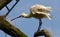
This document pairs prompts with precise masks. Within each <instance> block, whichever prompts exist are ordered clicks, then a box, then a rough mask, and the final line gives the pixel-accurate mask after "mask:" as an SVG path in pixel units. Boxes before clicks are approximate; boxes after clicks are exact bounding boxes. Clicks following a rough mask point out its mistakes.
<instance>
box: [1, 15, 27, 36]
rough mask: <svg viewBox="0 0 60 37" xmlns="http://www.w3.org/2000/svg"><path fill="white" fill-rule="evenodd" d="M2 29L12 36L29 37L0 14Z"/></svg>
mask: <svg viewBox="0 0 60 37" xmlns="http://www.w3.org/2000/svg"><path fill="white" fill-rule="evenodd" d="M0 30H2V31H4V32H5V33H7V34H8V35H11V36H12V37H27V35H26V34H24V33H23V32H22V31H21V30H19V29H18V28H16V27H15V26H13V25H12V24H10V23H9V22H8V21H6V20H5V19H4V18H3V17H1V16H0Z"/></svg>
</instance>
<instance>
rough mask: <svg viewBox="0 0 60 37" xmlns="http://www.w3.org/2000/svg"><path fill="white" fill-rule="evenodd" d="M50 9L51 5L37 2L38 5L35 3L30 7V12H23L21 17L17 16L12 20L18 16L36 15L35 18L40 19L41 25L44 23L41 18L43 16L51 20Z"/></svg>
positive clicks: (29, 16) (28, 16)
mask: <svg viewBox="0 0 60 37" xmlns="http://www.w3.org/2000/svg"><path fill="white" fill-rule="evenodd" d="M50 11H51V7H48V6H47V7H46V6H44V5H39V4H36V5H33V6H31V7H30V13H29V14H25V13H22V14H21V15H20V16H19V17H16V18H14V19H12V20H11V21H13V20H15V19H17V18H20V17H24V18H31V17H34V18H37V19H40V26H41V24H42V22H41V19H42V18H48V19H49V20H51V15H50V14H49V12H50ZM39 28H40V27H39ZM38 30H39V29H38Z"/></svg>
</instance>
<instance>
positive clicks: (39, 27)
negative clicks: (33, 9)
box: [37, 19, 42, 31]
mask: <svg viewBox="0 0 60 37" xmlns="http://www.w3.org/2000/svg"><path fill="white" fill-rule="evenodd" d="M41 26H42V21H41V19H39V26H38V30H37V31H40V29H41Z"/></svg>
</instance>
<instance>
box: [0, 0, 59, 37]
mask: <svg viewBox="0 0 60 37" xmlns="http://www.w3.org/2000/svg"><path fill="white" fill-rule="evenodd" d="M14 3H15V0H13V1H12V2H10V3H9V4H8V5H7V6H8V7H9V9H10V8H11V7H12V6H13V4H14ZM35 4H42V5H45V6H51V7H52V11H51V12H50V14H51V16H52V20H49V19H47V18H44V19H42V22H43V23H42V27H41V29H47V30H48V31H50V32H51V34H52V36H53V37H60V25H59V24H60V17H59V16H60V8H59V7H60V0H20V1H19V3H18V4H17V5H16V6H15V7H14V8H13V10H12V11H11V12H10V13H9V15H8V16H7V18H6V20H8V21H9V22H10V23H11V24H13V25H14V26H15V27H17V28H18V29H20V30H21V31H22V32H24V33H25V34H26V35H28V37H33V35H34V32H36V31H37V29H38V24H39V21H38V20H37V19H35V18H18V19H16V20H14V21H10V20H11V19H13V18H15V17H17V16H19V15H21V13H23V12H25V13H27V14H29V8H30V7H31V6H32V5H35ZM7 12H8V10H7V9H6V7H4V8H3V9H2V10H1V11H0V15H4V14H5V13H7ZM7 36H8V37H11V36H9V35H7ZM0 37H5V33H4V32H3V31H1V30H0Z"/></svg>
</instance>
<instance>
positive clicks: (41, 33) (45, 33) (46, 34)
mask: <svg viewBox="0 0 60 37" xmlns="http://www.w3.org/2000/svg"><path fill="white" fill-rule="evenodd" d="M38 36H44V37H52V35H51V34H50V32H49V31H48V30H46V29H43V30H41V31H39V32H35V34H34V37H38Z"/></svg>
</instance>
